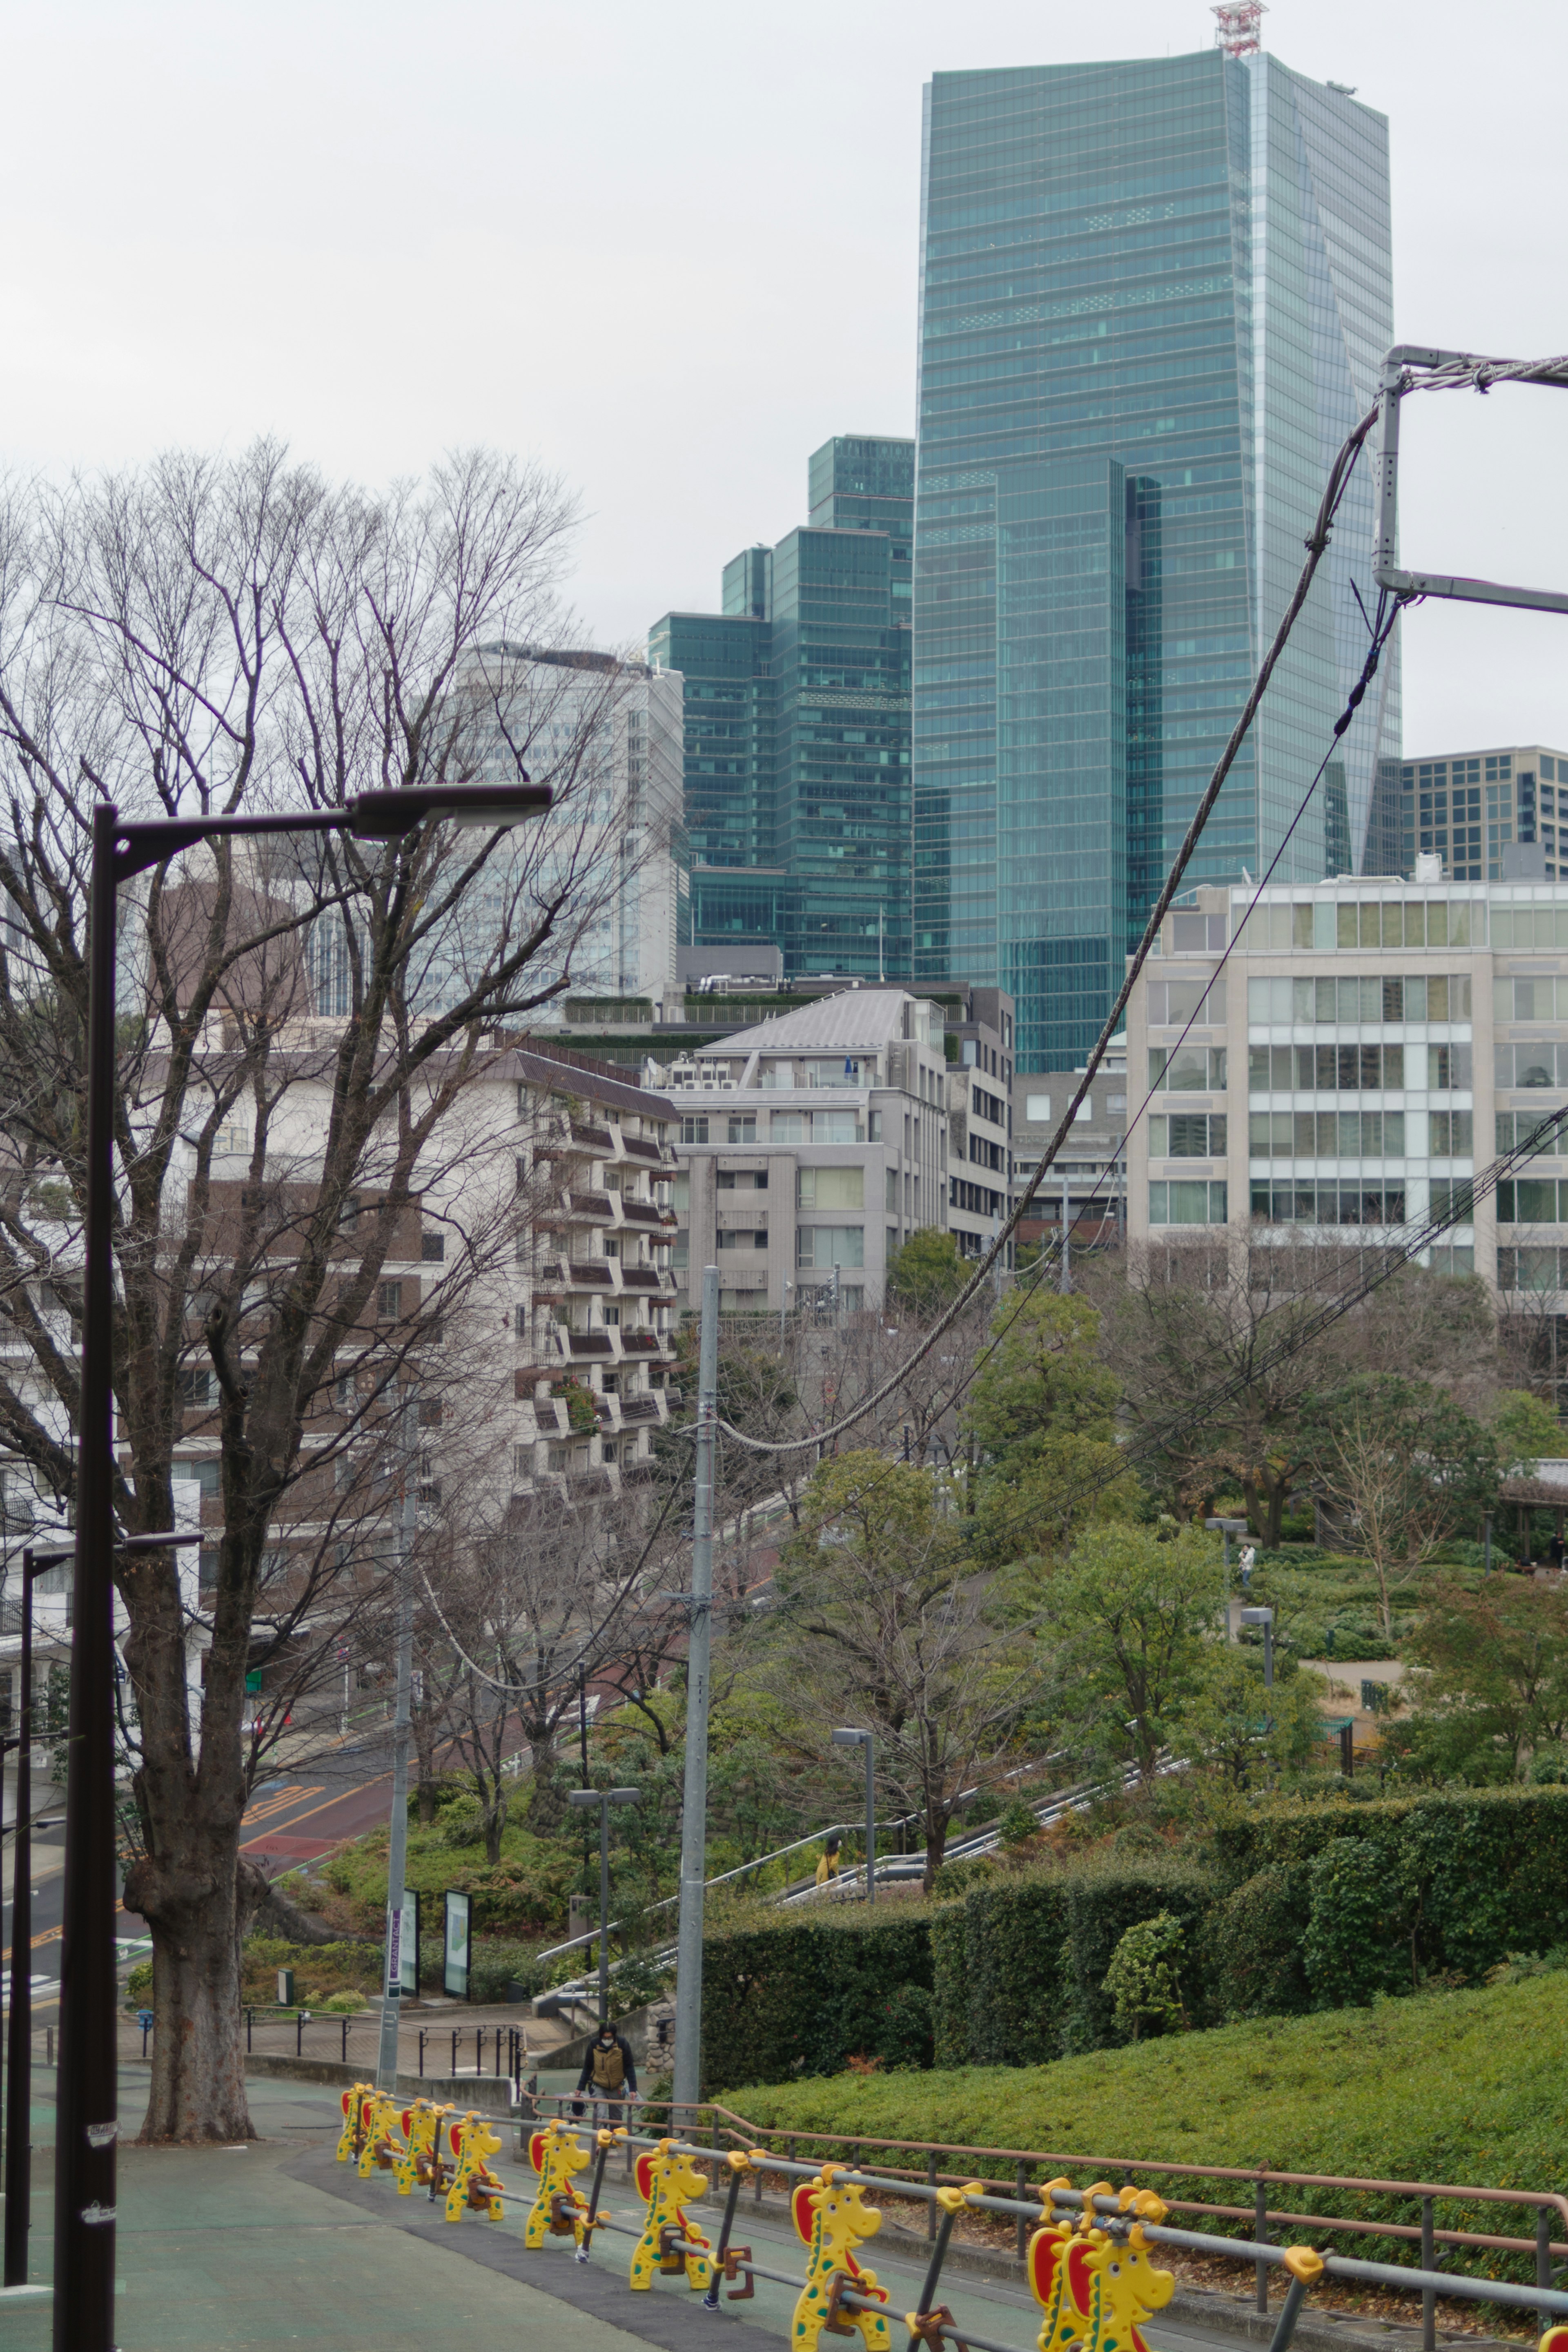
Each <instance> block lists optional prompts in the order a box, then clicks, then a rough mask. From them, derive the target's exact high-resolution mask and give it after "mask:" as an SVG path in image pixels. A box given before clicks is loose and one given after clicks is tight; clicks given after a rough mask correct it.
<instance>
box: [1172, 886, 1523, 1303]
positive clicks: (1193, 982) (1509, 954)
mask: <svg viewBox="0 0 1568 2352" xmlns="http://www.w3.org/2000/svg"><path fill="white" fill-rule="evenodd" d="M1537 855H1539V852H1537ZM1440 870H1441V869H1440V865H1439V860H1438V857H1437V856H1436V855H1433V856H1430V857H1423V858H1421V859H1419V861H1418V864H1417V871H1416V879H1415V880H1414V881H1411V882H1399V881H1397V880H1394V879H1391V878H1390V879H1378V878H1374V877H1366V878H1364V879H1360V880H1355V881H1351V880H1342V881H1338V882H1325V883H1322V884H1320V885H1318V886H1317V887H1308V888H1303V887H1301V886H1300V885H1279V886H1274V887H1270V888H1268V889H1265V890H1264V891H1263V892H1262V893H1261V896H1260V900H1259V904H1258V906H1257V908H1256V910H1255V911H1254V912H1253V913H1252V915H1251V916H1250V918H1249V919H1248V916H1247V909H1248V907H1249V903H1250V900H1251V898H1252V896H1253V893H1252V892H1251V891H1250V890H1249V889H1246V888H1244V887H1239V886H1231V887H1215V888H1201V889H1199V890H1197V892H1195V893H1194V894H1193V901H1194V903H1193V904H1192V905H1191V906H1189V907H1186V908H1180V909H1177V910H1176V911H1174V912H1173V913H1172V914H1170V915H1169V916H1167V918H1166V922H1165V925H1164V928H1163V930H1162V933H1161V938H1160V952H1159V954H1158V956H1157V957H1155V958H1152V959H1151V960H1150V961H1149V962H1148V964H1147V965H1146V966H1145V970H1144V972H1143V973H1142V975H1141V976H1140V980H1139V982H1138V985H1137V987H1136V989H1135V990H1134V993H1133V997H1132V1000H1131V1002H1130V1003H1129V1006H1128V1019H1127V1048H1128V1053H1127V1059H1128V1070H1129V1076H1130V1077H1131V1078H1132V1079H1133V1081H1134V1083H1133V1086H1132V1087H1131V1088H1130V1093H1131V1096H1132V1101H1133V1109H1134V1118H1135V1124H1134V1125H1133V1126H1132V1128H1131V1129H1130V1131H1129V1135H1128V1150H1127V1168H1128V1209H1129V1220H1128V1222H1129V1238H1130V1239H1131V1240H1132V1241H1133V1242H1134V1243H1142V1244H1149V1243H1156V1244H1157V1243H1159V1242H1161V1241H1166V1242H1170V1241H1178V1240H1181V1239H1183V1238H1186V1239H1191V1238H1193V1237H1194V1229H1197V1228H1207V1230H1209V1231H1210V1232H1212V1231H1214V1230H1215V1229H1217V1228H1220V1229H1224V1230H1225V1231H1226V1232H1228V1234H1231V1235H1232V1236H1233V1237H1234V1238H1235V1239H1236V1240H1238V1241H1245V1242H1247V1243H1249V1244H1251V1245H1252V1246H1254V1247H1256V1246H1260V1245H1267V1244H1270V1243H1274V1242H1282V1241H1300V1240H1304V1239H1309V1238H1312V1239H1321V1240H1322V1241H1325V1242H1326V1241H1334V1240H1337V1241H1340V1242H1342V1243H1343V1242H1351V1241H1364V1242H1371V1243H1375V1244H1382V1243H1385V1242H1388V1241H1392V1240H1396V1239H1397V1238H1398V1236H1399V1235H1400V1234H1401V1233H1402V1232H1405V1231H1407V1230H1408V1229H1409V1228H1410V1227H1411V1226H1413V1225H1418V1224H1420V1223H1423V1222H1424V1221H1425V1220H1426V1219H1427V1217H1428V1216H1429V1215H1430V1214H1431V1213H1433V1211H1434V1209H1435V1208H1437V1207H1439V1206H1446V1205H1451V1204H1452V1203H1453V1202H1454V1201H1455V1199H1456V1198H1458V1199H1459V1200H1460V1201H1467V1200H1468V1197H1469V1187H1470V1180H1471V1179H1472V1178H1473V1176H1474V1174H1475V1172H1476V1171H1477V1169H1478V1168H1481V1169H1484V1168H1485V1167H1486V1166H1487V1165H1488V1164H1489V1162H1490V1160H1492V1159H1493V1158H1494V1157H1495V1156H1496V1154H1497V1152H1498V1151H1500V1150H1511V1149H1513V1147H1514V1146H1515V1144H1516V1142H1517V1141H1518V1140H1519V1139H1521V1138H1522V1137H1523V1136H1524V1135H1526V1134H1527V1133H1528V1132H1529V1131H1530V1129H1531V1128H1532V1127H1533V1126H1534V1125H1535V1124H1536V1123H1537V1121H1539V1119H1540V1118H1541V1117H1542V1114H1543V1112H1545V1111H1546V1110H1547V1109H1548V1108H1556V1107H1557V1106H1558V1105H1559V1104H1560V1103H1568V879H1564V880H1560V881H1511V882H1479V881H1463V882H1460V881H1448V882H1445V881H1440V880H1437V879H1436V878H1432V879H1428V878H1427V874H1428V872H1430V873H1431V874H1432V875H1433V876H1434V877H1436V875H1437V873H1438V872H1440ZM1243 923H1244V924H1245V928H1244V929H1240V928H1239V927H1241V926H1242V925H1243ZM1238 930H1239V937H1238V936H1237V933H1238ZM1231 940H1234V946H1233V948H1232V952H1231V955H1230V959H1229V961H1228V965H1227V967H1226V970H1225V971H1224V972H1223V973H1221V972H1219V971H1218V960H1219V956H1220V954H1221V952H1222V950H1224V948H1225V946H1226V945H1227V943H1228V941H1231ZM1145 1088H1146V1089H1147V1091H1148V1096H1149V1100H1148V1105H1147V1109H1146V1111H1145V1115H1144V1116H1142V1117H1137V1116H1136V1114H1137V1111H1138V1108H1139V1104H1140V1103H1141V1101H1142V1099H1143V1097H1144V1094H1145ZM1423 1263H1427V1264H1429V1265H1433V1266H1434V1267H1435V1268H1437V1270H1438V1271H1443V1272H1452V1273H1459V1272H1469V1271H1471V1270H1473V1271H1475V1272H1476V1273H1478V1274H1479V1275H1481V1276H1484V1277H1485V1279H1486V1281H1487V1282H1488V1284H1489V1285H1490V1286H1492V1287H1493V1288H1494V1289H1496V1290H1498V1291H1500V1293H1501V1294H1502V1295H1503V1296H1504V1297H1509V1296H1510V1295H1511V1294H1514V1293H1533V1294H1536V1295H1538V1296H1539V1295H1540V1294H1542V1293H1550V1294H1557V1293H1559V1292H1560V1291H1562V1290H1563V1289H1564V1288H1568V1147H1564V1146H1562V1145H1554V1147H1553V1148H1552V1149H1551V1150H1548V1151H1546V1152H1544V1153H1542V1155H1541V1156H1540V1157H1539V1158H1538V1159H1536V1160H1532V1161H1531V1167H1530V1175H1529V1177H1528V1179H1525V1178H1521V1179H1518V1180H1516V1181H1509V1182H1507V1183H1504V1184H1500V1186H1499V1187H1498V1190H1497V1193H1496V1196H1495V1197H1490V1196H1489V1197H1483V1198H1481V1199H1480V1200H1478V1201H1475V1202H1474V1203H1473V1208H1472V1213H1471V1214H1470V1215H1469V1216H1468V1217H1467V1218H1466V1219H1465V1220H1464V1221H1463V1222H1462V1223H1459V1224H1458V1225H1456V1226H1454V1227H1453V1228H1451V1229H1450V1231H1449V1232H1448V1234H1446V1235H1445V1237H1444V1239H1443V1241H1442V1243H1441V1244H1440V1245H1438V1246H1437V1247H1434V1248H1431V1249H1430V1250H1428V1251H1426V1252H1424V1253H1423Z"/></svg>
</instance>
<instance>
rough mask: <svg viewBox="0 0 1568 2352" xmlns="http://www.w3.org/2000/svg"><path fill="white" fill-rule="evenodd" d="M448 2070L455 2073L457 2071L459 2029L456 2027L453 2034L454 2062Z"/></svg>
mask: <svg viewBox="0 0 1568 2352" xmlns="http://www.w3.org/2000/svg"><path fill="white" fill-rule="evenodd" d="M448 2072H449V2073H451V2074H456V2072H457V2029H456V2028H454V2029H453V2034H452V2064H451V2066H450V2068H449V2069H448Z"/></svg>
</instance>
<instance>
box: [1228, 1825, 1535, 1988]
mask: <svg viewBox="0 0 1568 2352" xmlns="http://www.w3.org/2000/svg"><path fill="white" fill-rule="evenodd" d="M1342 1841H1348V1842H1359V1843H1364V1844H1366V1845H1367V1846H1368V1847H1369V1848H1370V1849H1371V1850H1372V1852H1371V1858H1370V1859H1369V1860H1368V1861H1367V1862H1366V1864H1364V1866H1361V1867H1360V1868H1359V1869H1358V1870H1357V1871H1355V1872H1353V1871H1352V1869H1351V1865H1350V1864H1349V1863H1348V1861H1347V1860H1346V1859H1345V1858H1344V1857H1343V1856H1341V1857H1339V1858H1338V1859H1337V1860H1336V1862H1335V1864H1334V1865H1333V1868H1332V1869H1330V1870H1326V1871H1325V1873H1324V1874H1323V1876H1322V1878H1321V1879H1320V1880H1318V1881H1317V1882H1315V1884H1316V1886H1317V1888H1318V1890H1319V1891H1318V1892H1316V1893H1312V1892H1310V1891H1309V1888H1310V1882H1309V1878H1308V1873H1309V1871H1310V1869H1311V1866H1312V1864H1313V1863H1314V1861H1315V1860H1316V1858H1317V1857H1318V1856H1319V1855H1320V1854H1322V1853H1324V1852H1325V1851H1326V1850H1327V1849H1328V1848H1329V1847H1330V1846H1333V1845H1334V1844H1335V1843H1339V1842H1342ZM1213 1846H1214V1851H1215V1853H1216V1855H1217V1857H1218V1863H1219V1867H1220V1872H1221V1876H1222V1880H1223V1882H1224V1883H1225V1885H1227V1886H1228V1888H1232V1889H1233V1888H1235V1887H1236V1886H1238V1885H1240V1883H1241V1882H1242V1881H1243V1880H1246V1879H1249V1878H1251V1877H1252V1876H1254V1875H1255V1874H1257V1872H1259V1871H1260V1870H1262V1869H1267V1868H1270V1867H1276V1866H1277V1867H1280V1868H1282V1869H1284V1870H1285V1871H1287V1872H1288V1873H1290V1874H1291V1878H1292V1884H1293V1885H1295V1886H1296V1887H1297V1888H1298V1889H1299V1890H1300V1892H1299V1894H1298V1895H1297V1898H1296V1899H1297V1900H1298V1901H1299V1902H1301V1909H1300V1911H1299V1913H1298V1916H1299V1918H1300V1922H1301V1936H1302V1938H1303V1945H1304V1941H1305V1938H1306V1936H1307V1933H1308V1927H1309V1916H1308V1908H1307V1906H1308V1905H1309V1904H1318V1903H1321V1905H1322V1919H1321V1922H1320V1926H1319V1927H1318V1929H1317V1931H1316V1934H1317V1944H1318V1950H1319V1958H1318V1960H1317V1962H1316V1964H1315V1965H1316V1968H1317V1970H1318V1974H1317V1976H1316V1979H1315V1980H1314V1981H1315V1985H1316V1989H1317V1992H1318V1997H1319V1999H1320V2000H1322V1999H1332V1998H1335V1997H1336V1996H1335V1995H1333V1994H1332V1993H1330V1991H1329V1990H1328V1988H1329V1986H1330V1985H1331V1984H1340V1985H1343V1986H1345V1987H1346V1988H1347V1990H1345V1991H1344V1993H1343V1998H1345V1999H1350V2000H1356V1999H1362V1998H1364V1997H1365V1994H1364V1991H1362V1990H1349V1989H1348V1988H1349V1987H1350V1986H1351V1983H1352V1979H1353V1977H1354V1969H1355V1964H1354V1963H1352V1962H1351V1961H1349V1960H1347V1961H1346V1962H1344V1963H1343V1966H1342V1964H1340V1963H1338V1962H1336V1961H1335V1960H1334V1959H1333V1957H1332V1954H1331V1952H1330V1949H1329V1944H1330V1941H1331V1940H1332V1937H1333V1934H1334V1933H1335V1932H1337V1931H1336V1930H1335V1929H1333V1927H1331V1925H1330V1922H1331V1920H1338V1921H1340V1922H1341V1923H1342V1926H1343V1932H1344V1933H1347V1934H1348V1933H1349V1932H1351V1931H1350V1929H1349V1927H1348V1924H1344V1923H1348V1921H1349V1920H1350V1918H1351V1917H1352V1916H1353V1915H1355V1916H1364V1919H1365V1920H1367V1921H1372V1920H1375V1921H1376V1922H1378V1923H1381V1924H1379V1925H1378V1926H1377V1927H1375V1933H1376V1935H1377V1937H1378V1938H1379V1944H1378V1949H1379V1952H1380V1954H1381V1955H1382V1956H1381V1957H1380V1958H1377V1959H1375V1960H1369V1961H1368V1962H1367V1963H1366V1967H1365V1970H1364V1972H1363V1973H1364V1977H1366V1978H1367V1979H1375V1980H1376V1981H1377V1982H1378V1983H1385V1984H1386V1986H1387V1988H1388V1989H1389V1990H1409V1989H1410V1986H1411V1980H1412V1979H1411V1972H1412V1968H1413V1967H1414V1969H1415V1970H1416V1975H1417V1976H1419V1974H1420V1973H1421V1972H1423V1971H1433V1970H1440V1971H1444V1972H1447V1973H1449V1974H1458V1975H1460V1976H1463V1977H1465V1978H1468V1979H1478V1978H1480V1977H1482V1976H1484V1975H1485V1974H1486V1971H1487V1970H1488V1969H1490V1968H1493V1967H1495V1966H1496V1965H1497V1963H1498V1962H1499V1961H1500V1960H1501V1959H1502V1958H1504V1957H1505V1955H1506V1954H1507V1953H1509V1952H1511V1951H1547V1950H1550V1949H1551V1948H1552V1947H1553V1946H1555V1945H1558V1944H1561V1943H1563V1942H1565V1941H1568V1788H1558V1787H1547V1788H1520V1787H1517V1786H1514V1787H1510V1788H1507V1789H1466V1790H1459V1791H1454V1792H1449V1791H1447V1790H1445V1791H1443V1792H1441V1793H1437V1792H1434V1793H1432V1794H1430V1795H1422V1796H1414V1797H1396V1798H1385V1799H1384V1800H1382V1801H1380V1802H1377V1803H1374V1804H1368V1803H1365V1802H1357V1801H1353V1800H1350V1799H1346V1798H1343V1797H1341V1798H1337V1799H1333V1800H1331V1801H1329V1802H1327V1803H1321V1802H1319V1803H1304V1802H1301V1801H1295V1800H1291V1799H1285V1800H1281V1801H1276V1802H1274V1803H1271V1804H1270V1805H1269V1806H1267V1807H1259V1808H1258V1809H1257V1810H1255V1811H1238V1812H1237V1813H1236V1814H1234V1815H1233V1816H1232V1817H1231V1818H1230V1819H1228V1820H1227V1821H1225V1822H1221V1823H1219V1824H1218V1826H1217V1827H1216V1829H1215V1831H1214V1833H1213ZM1412 1937H1414V1948H1413V1949H1412V1944H1411V1938H1412ZM1395 1944H1397V1945H1398V1948H1399V1958H1398V1960H1397V1963H1396V1960H1395V1959H1394V1958H1393V1957H1392V1950H1393V1947H1394V1946H1395ZM1385 1946H1386V1947H1387V1949H1386V1950H1385ZM1345 1969H1349V1970H1351V1974H1350V1975H1346V1974H1345V1973H1344V1971H1345Z"/></svg>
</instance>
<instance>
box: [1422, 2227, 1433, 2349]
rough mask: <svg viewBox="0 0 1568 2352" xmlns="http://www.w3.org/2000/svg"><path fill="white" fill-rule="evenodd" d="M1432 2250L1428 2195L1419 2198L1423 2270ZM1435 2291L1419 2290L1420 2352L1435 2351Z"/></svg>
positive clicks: (1426, 2266) (1426, 2265) (1431, 2265)
mask: <svg viewBox="0 0 1568 2352" xmlns="http://www.w3.org/2000/svg"><path fill="white" fill-rule="evenodd" d="M1433 2252H1434V2248H1433V2244H1432V2200H1431V2199H1430V2198H1429V2197H1423V2198H1422V2200H1421V2268H1422V2269H1423V2270H1424V2271H1429V2270H1430V2269H1431V2268H1432V2267H1433V2262H1432V2257H1433ZM1421 2352H1437V2292H1436V2290H1435V2289H1434V2288H1432V2287H1429V2286H1424V2287H1423V2288H1422V2290H1421Z"/></svg>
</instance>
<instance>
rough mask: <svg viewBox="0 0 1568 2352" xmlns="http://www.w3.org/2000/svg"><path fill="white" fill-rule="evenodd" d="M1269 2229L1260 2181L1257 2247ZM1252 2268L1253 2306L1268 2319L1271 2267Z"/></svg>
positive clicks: (1255, 2198) (1255, 2201) (1255, 2194)
mask: <svg viewBox="0 0 1568 2352" xmlns="http://www.w3.org/2000/svg"><path fill="white" fill-rule="evenodd" d="M1268 2227H1269V2191H1268V2189H1267V2188H1266V2186H1265V2185H1264V2183H1263V2182H1262V2181H1261V2180H1260V2181H1259V2182H1258V2183H1257V2185H1256V2187H1255V2188H1254V2189H1253V2191H1252V2242H1253V2244H1254V2245H1255V2246H1260V2245H1262V2244H1263V2243H1264V2242H1265V2236H1266V2232H1267V2231H1268ZM1252 2268H1253V2289H1252V2299H1253V2304H1254V2306H1255V2307H1256V2309H1258V2310H1259V2311H1260V2312H1262V2313H1263V2314H1264V2315H1265V2317H1267V2315H1268V2310H1269V2265H1268V2263H1254V2264H1253V2266H1252ZM1427 2352H1432V2347H1431V2346H1430V2345H1428V2346H1427Z"/></svg>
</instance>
